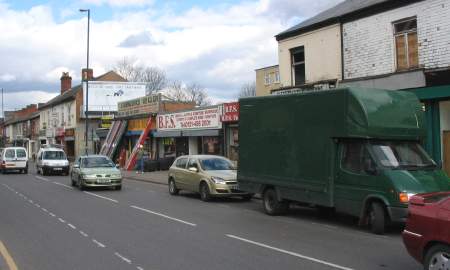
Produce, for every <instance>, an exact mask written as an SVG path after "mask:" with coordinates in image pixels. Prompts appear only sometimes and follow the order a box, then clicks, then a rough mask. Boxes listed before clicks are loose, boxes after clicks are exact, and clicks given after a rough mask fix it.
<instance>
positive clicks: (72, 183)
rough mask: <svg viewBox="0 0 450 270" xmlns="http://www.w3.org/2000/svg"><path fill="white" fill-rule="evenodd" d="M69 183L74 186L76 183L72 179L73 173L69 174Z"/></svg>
mask: <svg viewBox="0 0 450 270" xmlns="http://www.w3.org/2000/svg"><path fill="white" fill-rule="evenodd" d="M70 184H71V185H72V187H74V186H75V185H76V183H75V181H73V175H72V174H71V175H70Z"/></svg>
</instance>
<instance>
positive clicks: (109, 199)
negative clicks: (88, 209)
mask: <svg viewBox="0 0 450 270" xmlns="http://www.w3.org/2000/svg"><path fill="white" fill-rule="evenodd" d="M83 192H84V193H86V194H89V195H91V196H95V197H97V198H101V199H104V200H108V201H111V202H115V203H118V202H119V201H117V200H114V199H111V198H108V197H104V196H100V195H97V194H95V193H92V192H88V191H83Z"/></svg>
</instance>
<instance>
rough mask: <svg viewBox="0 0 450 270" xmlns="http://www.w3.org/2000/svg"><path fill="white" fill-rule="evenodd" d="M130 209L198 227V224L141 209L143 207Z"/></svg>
mask: <svg viewBox="0 0 450 270" xmlns="http://www.w3.org/2000/svg"><path fill="white" fill-rule="evenodd" d="M130 207H131V208H134V209H137V210H141V211H143V212H146V213H149V214H153V215H157V216H160V217H163V218H167V219H170V220H173V221H177V222H180V223H183V224H186V225H189V226H193V227H195V226H197V224H194V223H191V222H187V221H184V220H181V219H178V218H174V217H170V216H167V215H164V214H161V213H158V212H154V211H151V210H148V209H145V208H141V207H138V206H135V205H131V206H130Z"/></svg>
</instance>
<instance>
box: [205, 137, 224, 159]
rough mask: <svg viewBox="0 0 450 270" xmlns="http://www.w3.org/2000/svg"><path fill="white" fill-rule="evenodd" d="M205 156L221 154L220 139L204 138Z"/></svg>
mask: <svg viewBox="0 0 450 270" xmlns="http://www.w3.org/2000/svg"><path fill="white" fill-rule="evenodd" d="M203 154H208V155H220V154H221V144H220V140H219V137H203Z"/></svg>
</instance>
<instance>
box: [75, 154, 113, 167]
mask: <svg viewBox="0 0 450 270" xmlns="http://www.w3.org/2000/svg"><path fill="white" fill-rule="evenodd" d="M82 167H83V168H105V167H115V164H114V162H112V161H111V160H110V159H109V158H107V157H87V158H83V161H82Z"/></svg>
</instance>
